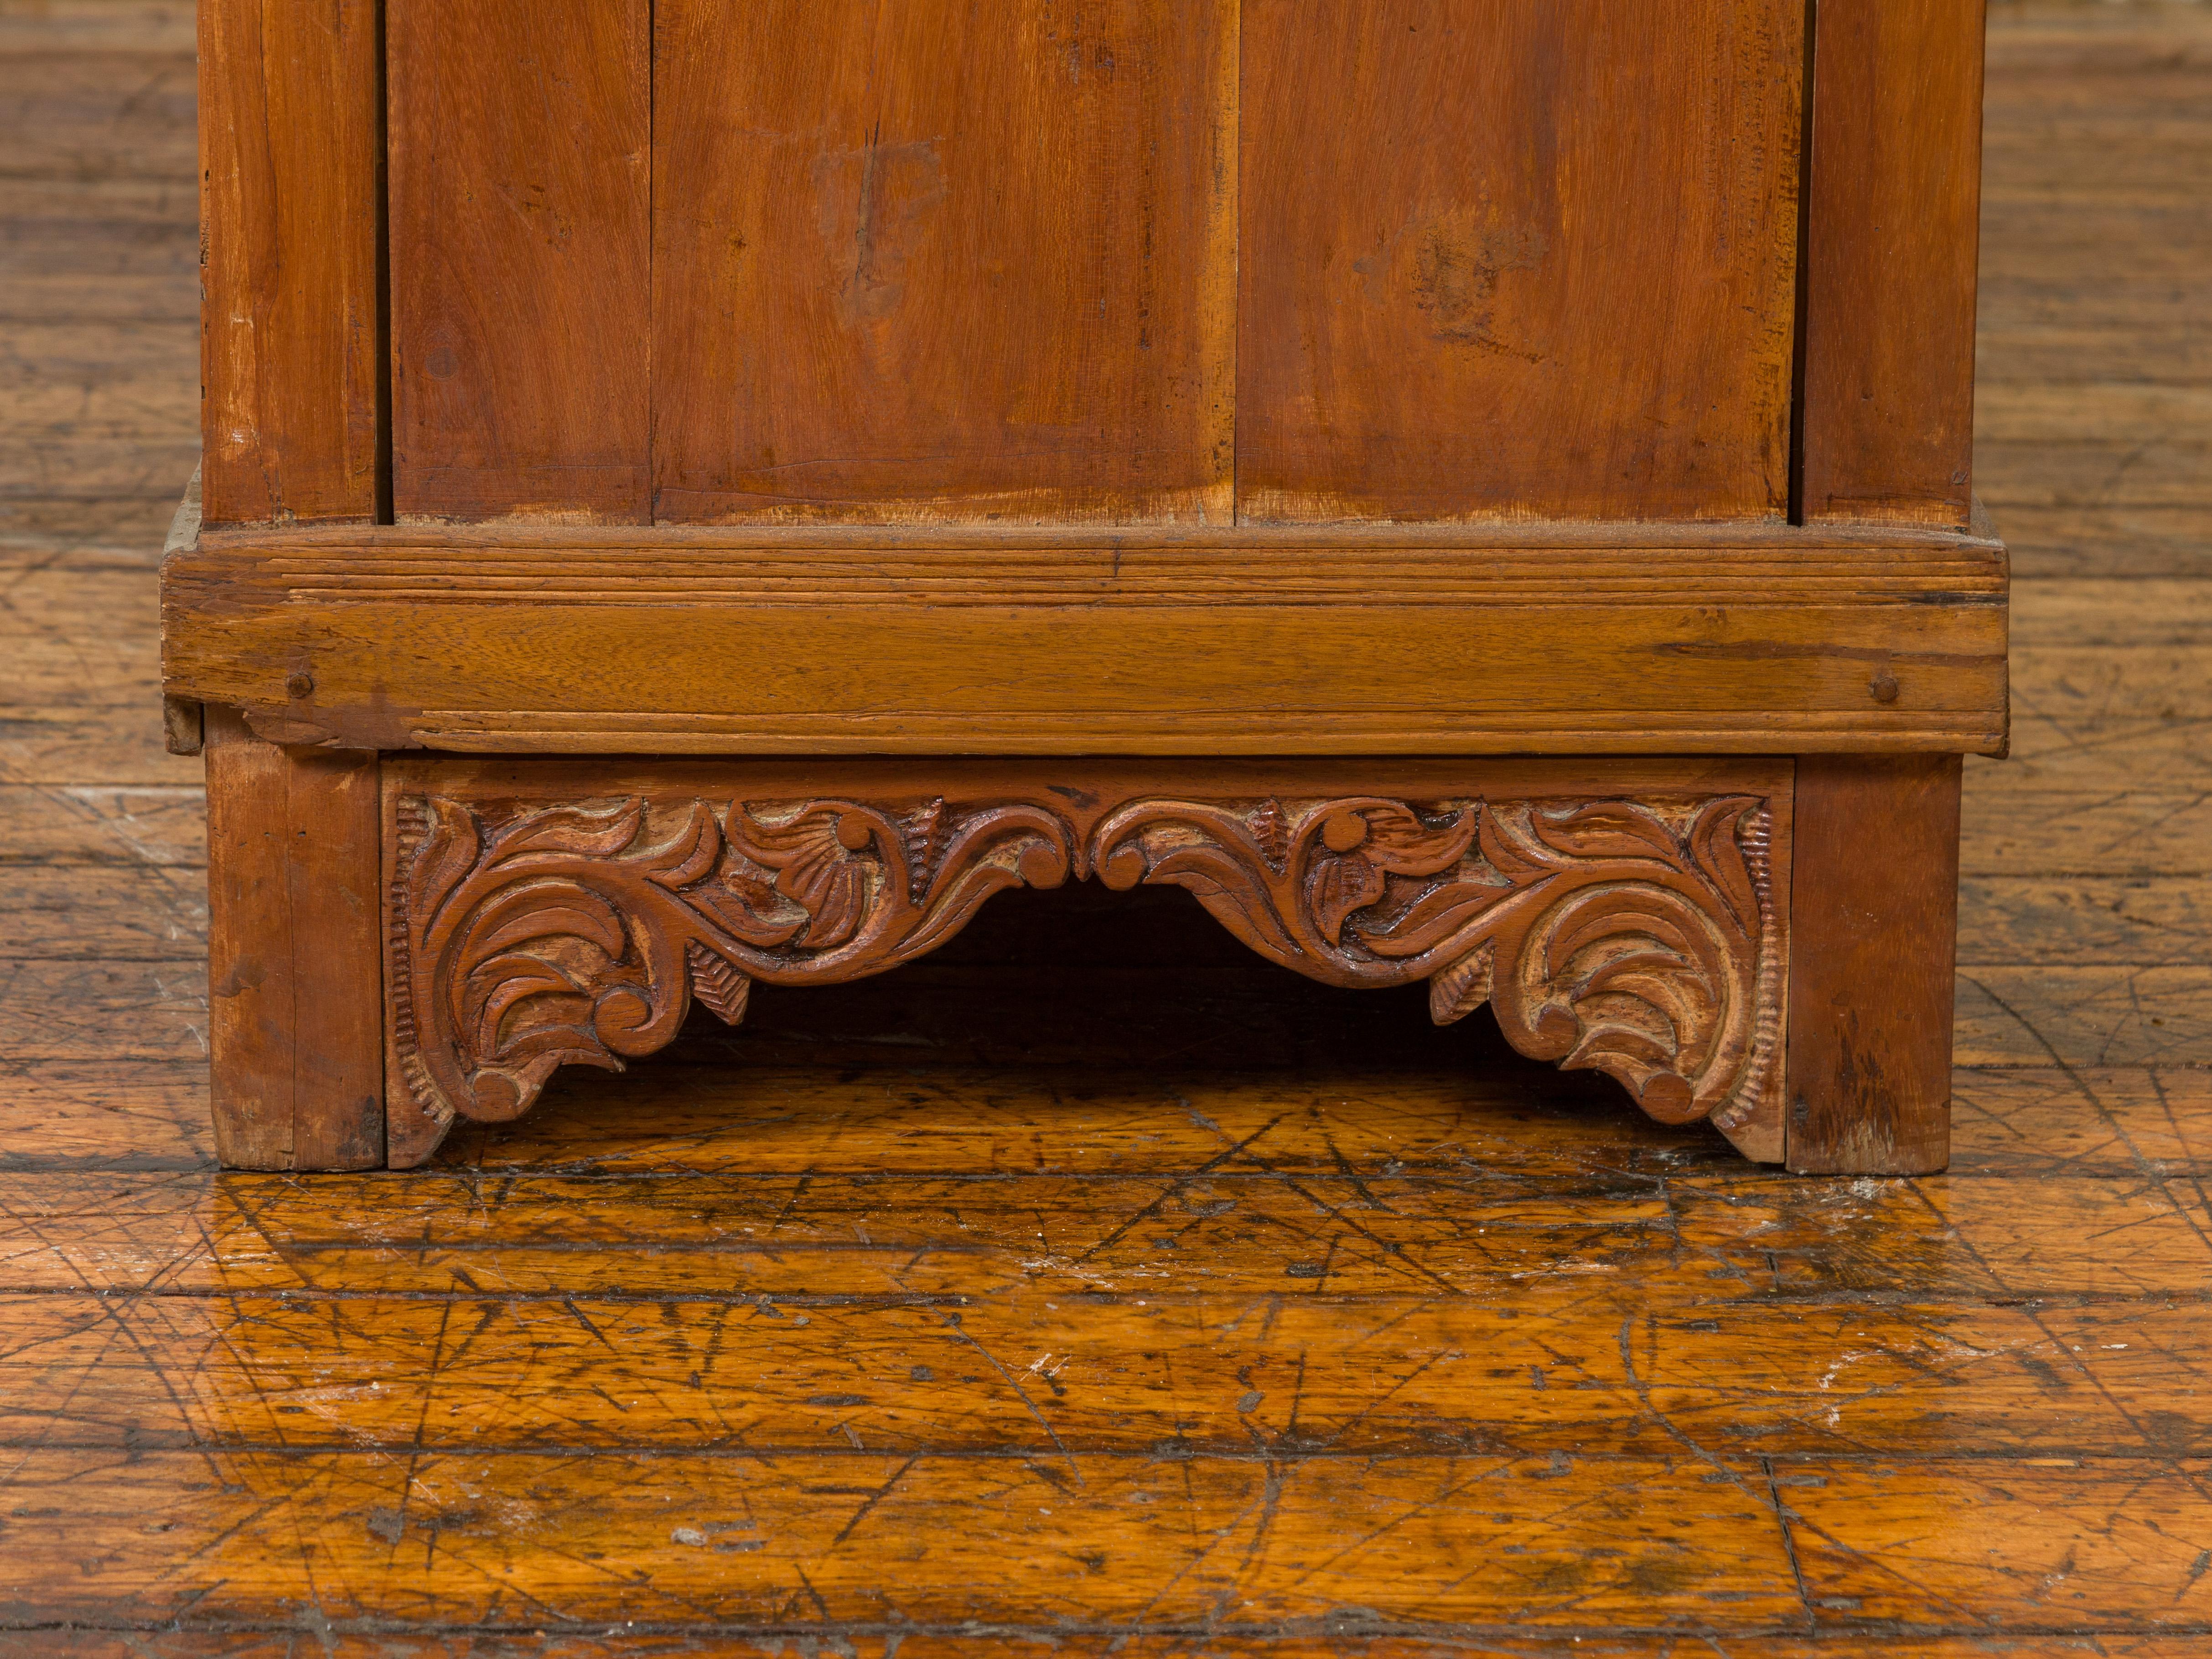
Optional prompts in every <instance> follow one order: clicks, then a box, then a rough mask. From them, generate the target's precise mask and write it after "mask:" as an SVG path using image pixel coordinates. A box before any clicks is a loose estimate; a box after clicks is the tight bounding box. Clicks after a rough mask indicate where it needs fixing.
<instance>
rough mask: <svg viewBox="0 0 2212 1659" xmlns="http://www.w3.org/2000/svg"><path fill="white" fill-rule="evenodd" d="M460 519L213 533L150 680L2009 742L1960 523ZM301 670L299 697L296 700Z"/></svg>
mask: <svg viewBox="0 0 2212 1659" xmlns="http://www.w3.org/2000/svg"><path fill="white" fill-rule="evenodd" d="M478 538H481V539H478ZM2005 587H2006V578H2005V574H2004V569H2003V562H2002V550H2001V549H1999V548H1998V547H1997V546H1996V544H1991V543H1987V542H1983V541H1978V540H1974V539H1972V538H1951V537H1942V536H1936V537H1929V536H1925V535H1921V534H1918V533H1917V532H1898V533H1895V534H1892V535H1885V534H1884V533H1881V532H1877V533H1874V534H1871V535H1869V536H1857V535H1856V534H1846V535H1844V536H1841V537H1837V538H1831V537H1828V536H1826V535H1825V534H1824V533H1823V532H1802V531H1791V530H1789V529H1787V528H1772V529H1765V528H1762V529H1736V530H1727V529H1714V530H1710V531H1700V530H1698V529H1696V528H1694V527H1692V528H1686V529H1681V530H1670V531H1660V530H1656V529H1653V528H1651V527H1649V526H1636V527H1634V528H1626V527H1616V528H1611V529H1608V528H1607V527H1604V526H1559V527H1555V528H1554V529H1553V530H1552V531H1550V532H1545V533H1530V534H1526V535H1524V534H1521V533H1518V532H1504V531H1499V532H1481V533H1477V532H1467V531H1459V530H1451V531H1443V532H1422V531H1403V530H1391V529H1373V530H1368V531H1364V532H1343V531H1334V530H1331V531H1319V530H1310V529H1309V530H1281V531H1272V530H1249V531H1237V532H1212V531H1208V532H1188V533H1177V532H1133V533H1131V534H1129V535H1127V536H1124V537H1114V538H1101V537H1099V536H1097V534H1095V533H1088V534H1087V533H1085V532H1079V531H1058V532H1028V531H1023V532H1011V531H1010V532H996V533H983V532H963V533H962V534H957V535H953V534H945V533H939V534H937V535H927V534H922V533H919V532H851V531H842V532H825V531H784V532H752V533H751V534H750V536H747V535H744V534H741V533H739V532H729V531H723V532H681V533H680V534H679V532H669V531H656V532H650V533H649V534H643V535H639V536H635V537H633V538H628V539H623V538H617V537H615V536H611V535H609V534H606V533H605V532H541V536H540V537H533V538H528V539H525V540H516V539H514V538H513V536H512V535H511V534H508V533H505V532H477V538H471V537H469V536H464V535H458V534H433V533H429V532H420V531H410V530H405V529H401V530H395V531H392V532H384V533H381V534H377V535H371V536H366V537H349V538H345V539H343V540H337V539H329V538H312V537H310V538H301V539H287V540H285V541H283V542H278V541H275V540H270V539H267V538H222V537H215V538H207V537H204V538H202V539H201V543H200V546H199V550H198V551H197V552H196V553H194V554H191V555H190V556H183V555H180V556H178V557H177V558H175V559H173V560H172V561H171V562H170V565H169V568H168V572H167V581H166V586H165V594H166V606H167V615H166V629H167V636H166V641H165V649H166V668H167V689H168V690H170V691H171V692H172V693H173V694H175V695H179V696H197V697H201V698H204V699H205V700H207V701H210V702H227V703H230V704H233V705H236V706H241V707H243V708H246V711H247V712H248V714H250V715H251V717H252V720H254V722H255V725H256V729H258V730H259V731H260V732H263V734H264V735H265V736H269V737H271V738H280V739H283V740H285V741H292V742H303V743H304V742H328V741H333V740H336V741H341V742H345V743H349V744H356V745H361V746H369V747H378V748H402V747H410V746H415V745H418V744H420V745H427V746H432V747H438V748H447V749H471V750H474V749H482V750H501V749H514V750H532V749H538V750H575V751H583V752H592V751H599V752H605V751H609V750H614V751H623V750H643V751H647V752H650V751H654V750H659V751H662V752H667V751H683V750H704V751H723V752H731V751H735V752H744V751H745V750H754V751H763V750H765V751H775V750H799V751H812V752H817V753H820V752H841V751H842V752H854V751H858V752H861V753H870V752H883V751H885V750H890V751H894V752H918V753H929V752H939V753H943V752H946V751H948V750H949V751H951V752H955V753H958V752H969V753H973V752H979V751H980V752H986V753H988V752H999V753H1030V754H1040V753H1042V754H1070V753H1075V754H1081V753H1091V754H1102V753H1103V754H1127V753H1140V754H1146V753H1150V754H1163V753H1164V754H1174V753H1185V754H1190V753H1209V752H1210V753H1217V754H1218V753H1241V754H1255V753H1256V754H1270V753H1278V754H1279V753H1347V752H1357V751H1360V750H1367V751H1370V752H1381V753H1423V752H1425V753H1466V752H1468V751H1471V750H1474V751H1479V750H1507V751H1529V750H1534V751H1538V752H1583V753H1590V752H1596V753H1605V752H1615V753H1618V752H1622V751H1642V752H1662V753H1663V752H1677V753H1680V752H1697V751H1700V750H1704V751H1712V750H1721V751H1735V752H1753V753H1761V752H1763V753H1773V752H1776V751H1777V750H1782V751H1785V752H1786V751H1792V750H1807V751H1810V750H1822V749H1842V750H1882V749H1889V750H1991V749H1994V748H1996V746H1998V745H1999V744H2001V743H2002V732H2003V725H2002V722H2003V710H2004V690H2003V688H2004V644H2003V641H2004V625H2005V613H2004V593H2005ZM763 641H774V648H773V649H770V650H765V651H764V650H763V648H762V642H763ZM979 663H987V664H989V665H991V669H990V672H989V673H988V674H987V675H979V674H978V672H977V668H976V665H977V664H979ZM302 665H304V666H306V667H307V669H308V670H309V671H311V673H312V675H313V680H314V687H313V691H312V693H311V694H310V695H308V696H295V695H294V694H293V693H292V692H291V691H290V690H288V689H287V688H288V687H289V684H290V682H291V680H292V677H293V676H294V674H295V673H296V672H297V671H299V669H300V668H301V666H302ZM1348 665H1356V670H1355V671H1347V666H1348Z"/></svg>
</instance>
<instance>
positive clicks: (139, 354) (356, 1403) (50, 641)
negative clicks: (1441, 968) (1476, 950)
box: [0, 0, 2212, 1659]
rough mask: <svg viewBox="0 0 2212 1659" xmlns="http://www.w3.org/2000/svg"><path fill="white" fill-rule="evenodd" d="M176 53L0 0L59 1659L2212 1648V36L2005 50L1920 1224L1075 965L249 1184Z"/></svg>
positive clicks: (2018, 12)
mask: <svg viewBox="0 0 2212 1659" xmlns="http://www.w3.org/2000/svg"><path fill="white" fill-rule="evenodd" d="M190 51H191V14H190V8H189V6H188V5H185V4H184V3H182V0H0V332H4V335H5V339H6V349H5V351H4V352H0V1656H4V1659H15V1656H18V1655H23V1656H31V1655H40V1656H45V1655H52V1656H58V1659H110V1656H114V1659H123V1656H130V1659H264V1656H266V1659H278V1656H282V1659H309V1656H316V1659H507V1656H520V1655H532V1656H538V1655H563V1656H577V1659H583V1656H599V1655H603V1654H606V1655H611V1654H614V1653H617V1652H620V1653H640V1654H647V1655H655V1656H661V1655H665V1656H677V1655H683V1656H700V1655H709V1654H713V1655H721V1654H728V1655H740V1654H741V1655H744V1656H748V1659H754V1656H763V1655H770V1656H772V1655H779V1654H788V1655H791V1656H793V1659H799V1656H806V1659H815V1656H819V1655H824V1654H831V1653H835V1654H839V1655H849V1656H853V1659H954V1656H967V1655H971V1654H980V1653H991V1654H995V1655H1008V1656H1032V1655H1034V1656H1036V1659H1046V1656H1056V1659H1090V1656H1104V1655H1107V1654H1109V1653H1111V1654H1115V1655H1119V1656H1123V1659H1200V1656H1213V1659H1242V1656H1258V1655H1262V1654H1264V1655H1267V1656H1269V1659H1323V1656H1328V1659H1337V1656H1352V1659H1430V1656H1437V1655H1443V1654H1452V1655H1470V1654H1494V1655H1499V1656H1539V1655H1541V1656H1553V1659H1556V1656H1559V1655H1563V1654H1566V1653H1574V1654H1579V1655H1589V1656H1593V1659H1631V1656H1633V1659H1653V1656H1686V1655H1692V1654H1696V1655H1701V1656H1703V1655H1721V1656H1726V1659H1866V1656H1873V1655H1877V1654H1879V1655H1893V1654H1914V1655H1928V1656H1931V1659H1965V1656H1968V1655H1975V1656H1981V1655H1995V1656H2026V1655H2030V1654H2033V1655H2046V1654H2075V1653H2081V1654H2096V1655H2103V1656H2116V1659H2117V1656H2124V1659H2170V1656H2179V1655H2184V1654H2189V1655H2195V1654H2200V1653H2203V1652H2205V1651H2207V1650H2208V1649H2212V1382H2208V1378H2212V950H2208V947H2207V945H2206V939H2207V938H2208V935H2212V928H2208V926H2207V922H2208V919H2212V890H2208V885H2207V884H2208V882H2212V867H2208V866H2212V736H2208V733H2212V551H2208V549H2212V478H2209V477H2208V471H2207V457H2208V455H2212V332H2208V330H2207V327H2206V323H2205V319H2206V318H2207V317H2208V315H2212V212H2208V211H2207V209H2206V206H2205V197H2204V191H2203V163H2204V161H2205V159H2206V157H2207V156H2208V155H2212V7H2204V6H2198V7H2194V8H2191V7H2174V8H2161V7H2156V6H2143V5H2125V4H2123V5H2102V6H2094V7H2086V8H2081V9H2022V8H2019V7H2008V6H2003V5H2000V6H1999V7H1998V8H1997V9H1996V15H1995V18H1994V21H1993V26H1992V35H1991V54H1990V112H1989V131H1990V188H1989V205H1988V211H1987V213H1986V215H1985V234H1984V261H1985V280H1984V295H1983V362H1982V372H1983V391H1982V396H1981V400H1980V406H1979V418H1980V438H1981V446H1980V452H1979V463H1978V465H1979V471H1978V482H1979V485H1980V489H1981V492H1982V494H1983V495H1984V497H1985V498H1986V499H1987V500H1988V501H1990V504H1991V505H1992V507H1993V508H1994V510H1995V511H1996V513H1997V515H1998V519H1999V522H2000V526H2001V528H2002V530H2003V531H2004V532H2005V533H2006V534H2007V536H2008V538H2009V539H2010V541H2011V542H2012V544H2013V546H2014V548H2015V561H2016V566H2015V568H2016V571H2017V573H2018V575H2019V578H2020V580H2019V581H2018V584H2017V594H2016V602H2017V609H2016V612H2015V617H2016V632H2015V644H2016V653H2015V717H2016V720H2015V733H2016V735H2015V757H2014V758H2013V759H2011V760H2010V761H2008V762H2005V763H1978V762H1977V763H1972V764H1971V766H1970V769H1969V772H1968V787H1967V798H1966V845H1965V848H1964V860H1963V861H1964V870H1965V888H1964V892H1963V904H1962V926H1961V937H1960V1025H1959V1036H1960V1044H1959V1052H1960V1060H1961V1062H1962V1063H1961V1066H1960V1071H1959V1073H1958V1074H1957V1078H1956V1082H1955V1094H1956V1105H1957V1118H1956V1157H1955V1161H1954V1165H1953V1168H1952V1170H1951V1172H1950V1173H1949V1174H1948V1175H1946V1176H1941V1177H1936V1178H1932V1179H1928V1180H1922V1181H1836V1182H1820V1181H1793V1180H1790V1179H1788V1178H1786V1177H1783V1176H1777V1175H1775V1174H1773V1173H1772V1172H1771V1171H1767V1170H1759V1169H1757V1168H1753V1167H1751V1166H1747V1165H1745V1164H1741V1163H1740V1162H1739V1161H1737V1160H1736V1159H1735V1158H1734V1156H1733V1154H1732V1153H1731V1152H1729V1149H1728V1147H1727V1146H1725V1144H1724V1143H1723V1142H1722V1141H1721V1140H1720V1139H1718V1138H1717V1136H1716V1135H1714V1134H1712V1133H1711V1132H1710V1131H1706V1130H1704V1129H1696V1128H1693V1129H1686V1130H1674V1129H1667V1128H1663V1127H1660V1126H1657V1125H1655V1124H1652V1123H1650V1122H1648V1121H1645V1120H1644V1119H1642V1118H1641V1117H1640V1116H1638V1115H1637V1114H1635V1113H1634V1112H1633V1111H1632V1110H1631V1109H1628V1108H1627V1107H1626V1105H1625V1104H1624V1103H1622V1101H1621V1099H1620V1097H1619V1096H1618V1094H1617V1092H1616V1091H1613V1089H1612V1088H1611V1087H1610V1086H1609V1085H1606V1084H1604V1083H1603V1082H1602V1081H1601V1080H1595V1079H1589V1078H1588V1077H1587V1076H1577V1077H1560V1076H1559V1075H1557V1074H1555V1073H1552V1072H1551V1071H1549V1070H1548V1069H1547V1068H1543V1067H1539V1066H1530V1065H1528V1064H1525V1063H1523V1062H1521V1061H1519V1060H1517V1059H1516V1058H1515V1057H1513V1056H1512V1055H1510V1054H1508V1053H1506V1052H1505V1051H1504V1049H1503V1048H1502V1046H1501V1045H1500V1044H1499V1043H1498V1040H1497V1038H1496V1036H1495V1033H1494V1032H1493V1031H1491V1030H1488V1029H1487V1027H1486V1022H1485V1021H1483V1020H1481V1019H1479V1018H1478V1019H1474V1020H1470V1021H1468V1022H1465V1023H1464V1024H1462V1025H1461V1026H1458V1027H1455V1028H1453V1029H1452V1030H1449V1031H1445V1032H1438V1031H1437V1030H1434V1029H1433V1028H1431V1027H1430V1026H1429V1025H1428V1024H1427V1023H1426V1021H1425V1018H1424V1017H1423V1011H1422V1009H1421V1008H1420V1006H1419V998H1418V996H1411V997H1399V998H1394V997H1391V996H1389V995H1377V996H1374V997H1371V998H1364V999H1362V998H1346V997H1343V996H1341V995H1338V994H1324V993H1321V992H1318V991H1316V990H1314V989H1313V988H1311V987H1307V986H1306V985H1305V983H1304V981H1297V980H1296V979H1295V978H1292V977H1289V976H1285V975H1279V974H1277V973H1275V972H1274V971H1273V970H1272V969H1267V967H1265V965H1264V964H1261V963H1257V962H1256V961H1255V960H1254V959H1252V958H1249V957H1247V956H1246V955H1245V954H1244V953H1243V952H1242V951H1239V950H1237V948H1235V947H1233V946H1231V945H1226V944H1225V941H1224V939H1223V936H1222V935H1221V934H1220V933H1218V930H1217V929H1214V928H1213V927H1212V924H1211V923H1210V922H1206V921H1203V920H1202V919H1201V918H1199V917H1197V916H1196V915H1195V913H1194V911H1193V910H1192V909H1191V908H1190V907H1188V905H1183V906H1182V907H1181V908H1177V907H1176V905H1173V904H1160V905H1154V906H1151V907H1149V908H1132V907H1131V906H1130V905H1128V903H1127V902H1126V901H1121V902H1102V900H1101V899H1100V897H1099V896H1097V895H1095V894H1093V895H1088V896H1085V895H1080V894H1078V895H1066V896H1040V897H1038V898H1036V899H1034V900H1032V899H1030V898H1028V897H1019V898H1009V899H1006V900H1002V901H1000V903H999V905H998V906H997V907H995V908H993V909H989V910H987V911H986V912H985V913H984V915H983V917H982V919H981V921H979V922H978V924H977V925H976V927H975V928H974V929H973V930H972V931H971V933H969V935H967V936H966V937H964V938H963V939H962V940H960V941H957V942H956V945H954V946H953V947H951V949H949V950H948V951H946V952H945V953H944V954H943V955H941V956H939V957H933V958H932V959H930V960H928V961H926V962H924V963H920V964H917V965H915V967H913V968H910V969H907V970H904V971H902V973H900V974H897V975H890V976H888V977H886V978H884V979H882V980H878V981H870V982H869V983H867V984H865V985H861V986H854V987H838V988H836V989H834V990H828V991H822V992H812V993H805V994H773V993H766V992H764V993H763V994H761V996H760V997H759V999H758V1006H757V1008H756V1010H755V1018H753V1019H752V1021H751V1022H750V1023H749V1024H748V1026H747V1028H746V1029H745V1030H744V1033H743V1034H742V1035H740V1036H736V1037H734V1038H732V1037H729V1036H723V1035H720V1034H718V1032H716V1031H714V1030H700V1031H696V1032H694V1033H692V1034H691V1035H690V1036H687V1037H686V1038H685V1039H684V1042H682V1043H680V1044H679V1045H678V1048H677V1049H675V1050H673V1051H671V1054H668V1055H666V1056H665V1057H662V1058H661V1059H659V1060H655V1061H653V1062H650V1063H648V1064H647V1065H645V1066H641V1067H639V1068H638V1069H637V1071H636V1072H635V1073H633V1074H632V1075H631V1076H629V1077H628V1078H623V1079H607V1078H604V1077H601V1076H599V1075H597V1074H579V1075H574V1076H564V1077H563V1078H562V1079H560V1080H558V1081H557V1082H556V1085H555V1086H554V1087H553V1089H552V1090H551V1091H550V1092H549V1096H548V1098H547V1100H546V1102H545V1103H544V1107H543V1108H542V1109H540V1110H539V1111H538V1113H536V1114H535V1115H532V1117H531V1118H530V1119H528V1120H526V1121H524V1122H522V1123H520V1124H518V1125H514V1126H511V1127H501V1128H492V1129H479V1130H471V1131H470V1132H468V1133H464V1134H462V1135H460V1136H459V1137H457V1138H456V1140H455V1142H454V1144H453V1146H452V1147H451V1148H450V1149H449V1151H448V1152H447V1155H446V1156H445V1157H444V1158H442V1159H441V1162H440V1164H438V1165H437V1166H436V1167H435V1169H433V1170H429V1171H426V1172H422V1173H418V1174H415V1175H410V1176H347V1177H331V1178H317V1179H307V1180H289V1179H283V1178H279V1177H269V1176H228V1175H222V1174H221V1173H219V1172H217V1171H216V1170H215V1168H214V1165H213V1158H212V1153H211V1147H210V1139H209V1135H208V1132H207V1127H206V1121H205V1073H204V1044H203V1041H202V1036H203V1033H204V1028H205V1003H204V982H203V979H202V951H203V950H204V927H205V911H204V900H203V898H202V895H201V890H200V882H201V879H202V871H203V869H204V860H205V852H204V811H203V807H202V800H201V796H200V793H199V789H198V780H197V768H196V765H195V764H194V763H191V762H188V761H179V760H177V759H174V758H173V757H168V756H167V755H165V754H164V753H163V752H162V750H161V740H160V732H159V723H158V719H157V710H156V706H155V698H154V695H153V694H154V691H155V685H156V683H157V682H156V672H157V671H156V653H155V619H154V605H153V600H154V570H155V553H156V550H157V549H158V546H159V542H160V538H161V527H162V526H163V525H164V524H165V523H166V520H167V515H168V512H169V509H170V505H171V503H172V502H173V499H174V496H175V494H176V492H177V489H178V488H179V485H180V484H181V483H182V480H183V477H184V475H185V472H187V471H189V469H190V465H191V454H192V449H193V437H192V422H193V419H194V410H193V404H194V396H193V392H194V379H195V374H194V356H195V344H194V328H193V317H194V307H195V303H196V295H195V291H194V265H195V255H196V249H195V234H194V224H193V179H192V175H191V168H192V161H191V137H190V121H191V104H190V95H191V58H190ZM1152 897H1163V896H1158V895H1154V896H1152ZM1164 897H1168V898H1174V899H1180V896H1178V895H1169V896H1164Z"/></svg>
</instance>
